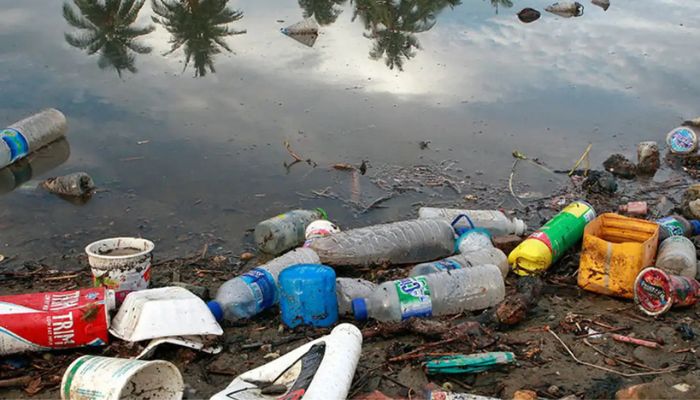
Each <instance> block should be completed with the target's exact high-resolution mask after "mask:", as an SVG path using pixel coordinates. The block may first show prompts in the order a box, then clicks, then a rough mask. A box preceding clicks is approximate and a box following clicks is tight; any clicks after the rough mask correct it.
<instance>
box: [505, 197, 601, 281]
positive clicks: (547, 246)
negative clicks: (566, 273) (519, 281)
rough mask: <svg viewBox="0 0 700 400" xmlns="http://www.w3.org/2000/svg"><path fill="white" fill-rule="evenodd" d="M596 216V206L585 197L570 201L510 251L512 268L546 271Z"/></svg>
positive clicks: (526, 271) (524, 271)
mask: <svg viewBox="0 0 700 400" xmlns="http://www.w3.org/2000/svg"><path fill="white" fill-rule="evenodd" d="M594 218H595V210H593V207H592V206H591V205H590V204H588V203H586V202H585V201H581V200H579V201H576V202H573V203H571V204H569V205H568V206H567V207H566V208H564V209H563V210H562V211H561V212H560V213H559V214H557V215H556V216H555V217H554V218H552V219H551V220H549V222H547V223H546V224H545V225H544V226H543V227H542V228H540V230H538V231H537V232H535V233H533V234H532V235H530V236H529V237H528V238H527V239H525V241H523V242H522V243H520V244H519V245H518V247H516V248H515V249H513V251H512V252H511V253H510V254H509V255H508V262H509V263H510V265H511V266H512V267H513V272H515V273H516V274H518V275H529V274H533V273H540V272H544V271H545V270H546V269H547V268H549V266H550V265H552V263H554V262H556V261H557V260H558V259H559V258H560V257H561V256H562V255H563V254H564V253H565V252H566V251H567V250H568V249H569V248H571V247H572V246H573V245H574V244H576V242H578V241H579V240H581V238H582V237H583V229H584V228H585V227H586V225H587V224H588V223H589V222H591V221H592V220H593V219H594Z"/></svg>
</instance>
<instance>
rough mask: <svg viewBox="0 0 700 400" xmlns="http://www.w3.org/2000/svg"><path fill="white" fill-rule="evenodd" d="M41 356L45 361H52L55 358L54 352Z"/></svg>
mask: <svg viewBox="0 0 700 400" xmlns="http://www.w3.org/2000/svg"><path fill="white" fill-rule="evenodd" d="M41 358H43V359H44V360H45V361H51V360H53V354H51V353H44V354H42V355H41Z"/></svg>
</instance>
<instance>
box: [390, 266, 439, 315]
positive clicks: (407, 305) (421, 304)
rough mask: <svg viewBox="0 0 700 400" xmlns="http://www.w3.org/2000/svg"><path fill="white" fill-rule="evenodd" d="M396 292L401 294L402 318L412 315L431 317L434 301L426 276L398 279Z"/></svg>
mask: <svg viewBox="0 0 700 400" xmlns="http://www.w3.org/2000/svg"><path fill="white" fill-rule="evenodd" d="M396 293H397V294H398V295H399V307H401V320H406V319H409V318H411V317H418V318H420V317H430V316H432V315H433V302H432V300H431V299H430V287H429V286H428V281H427V279H425V277H424V276H417V277H415V278H406V279H401V280H399V281H396Z"/></svg>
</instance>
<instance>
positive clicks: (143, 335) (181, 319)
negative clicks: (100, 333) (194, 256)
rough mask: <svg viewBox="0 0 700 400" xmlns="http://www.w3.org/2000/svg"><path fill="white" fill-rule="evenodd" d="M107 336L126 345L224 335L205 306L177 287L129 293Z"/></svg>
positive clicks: (192, 295)
mask: <svg viewBox="0 0 700 400" xmlns="http://www.w3.org/2000/svg"><path fill="white" fill-rule="evenodd" d="M109 332H110V333H111V334H112V335H114V336H116V337H118V338H119V339H123V340H126V341H129V342H138V341H141V340H147V339H154V338H162V337H168V336H193V335H221V334H223V333H224V331H223V330H222V329H221V326H220V325H219V323H218V322H216V319H215V318H214V316H213V315H212V313H211V311H209V307H207V305H206V303H204V301H203V300H202V299H200V298H199V297H197V296H196V295H194V294H193V293H191V292H190V291H189V290H187V289H185V288H181V287H177V286H172V287H164V288H159V289H148V290H142V291H139V292H132V293H129V295H128V296H126V299H125V300H124V303H123V304H122V305H121V307H120V308H119V312H117V315H115V316H114V318H113V319H112V327H111V328H110V330H109Z"/></svg>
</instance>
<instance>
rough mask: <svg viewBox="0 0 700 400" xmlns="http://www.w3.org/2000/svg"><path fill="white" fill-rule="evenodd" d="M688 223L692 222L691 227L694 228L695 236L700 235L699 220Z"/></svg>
mask: <svg viewBox="0 0 700 400" xmlns="http://www.w3.org/2000/svg"><path fill="white" fill-rule="evenodd" d="M688 222H690V225H691V226H692V227H693V236H695V235H700V221H698V220H697V219H691V220H690V221H688Z"/></svg>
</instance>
